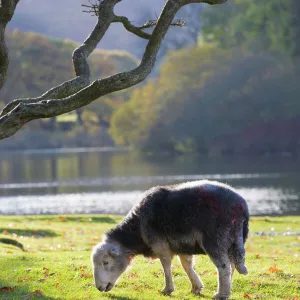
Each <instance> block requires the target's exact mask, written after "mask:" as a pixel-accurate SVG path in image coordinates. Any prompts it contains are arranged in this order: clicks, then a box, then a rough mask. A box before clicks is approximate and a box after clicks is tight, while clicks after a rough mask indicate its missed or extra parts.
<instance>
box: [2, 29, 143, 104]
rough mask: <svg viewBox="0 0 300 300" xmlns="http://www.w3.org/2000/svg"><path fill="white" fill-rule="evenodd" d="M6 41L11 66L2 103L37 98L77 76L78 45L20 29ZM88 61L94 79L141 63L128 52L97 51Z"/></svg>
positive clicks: (11, 33) (9, 35) (3, 91)
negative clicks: (74, 59) (75, 58)
mask: <svg viewBox="0 0 300 300" xmlns="http://www.w3.org/2000/svg"><path fill="white" fill-rule="evenodd" d="M6 40H7V45H8V48H9V53H10V66H9V73H8V80H7V82H6V84H5V86H4V88H3V89H2V91H1V93H0V99H1V100H4V101H5V102H7V101H9V100H11V99H15V98H19V97H27V96H29V97H34V96H38V95H40V94H41V93H43V92H44V91H46V90H47V89H49V88H51V87H53V86H54V85H57V84H60V83H61V82H63V81H65V80H68V79H71V78H72V77H74V71H73V65H72V59H71V57H72V52H73V51H74V49H75V48H76V47H77V46H78V44H77V43H75V42H73V41H71V40H56V39H51V38H48V37H46V36H43V35H41V34H36V33H32V32H28V33H24V32H21V31H18V30H14V31H9V32H8V33H7V36H6ZM89 60H90V65H91V71H92V74H93V77H94V78H96V77H97V78H99V77H106V76H109V75H112V74H114V73H116V72H119V71H126V70H130V69H131V68H134V67H135V66H137V63H138V60H137V59H136V58H135V57H134V56H132V55H130V54H129V53H128V52H125V51H107V50H101V49H97V50H96V51H95V52H94V53H93V54H92V55H91V57H90V59H89ZM16 82H18V84H16Z"/></svg>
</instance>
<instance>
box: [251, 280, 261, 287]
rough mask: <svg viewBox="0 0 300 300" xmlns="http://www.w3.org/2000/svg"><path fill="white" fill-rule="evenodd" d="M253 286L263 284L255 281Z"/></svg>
mask: <svg viewBox="0 0 300 300" xmlns="http://www.w3.org/2000/svg"><path fill="white" fill-rule="evenodd" d="M251 284H252V285H253V286H257V285H261V282H257V281H254V282H252V283H251Z"/></svg>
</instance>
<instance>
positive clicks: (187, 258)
mask: <svg viewBox="0 0 300 300" xmlns="http://www.w3.org/2000/svg"><path fill="white" fill-rule="evenodd" d="M179 258H180V262H181V265H182V267H183V269H184V270H185V272H186V274H187V276H188V277H189V279H190V282H191V284H192V290H191V292H192V293H194V294H197V295H199V294H200V292H201V290H202V288H203V287H204V285H203V283H202V281H201V280H200V278H199V276H198V275H197V273H196V272H195V270H194V268H193V262H194V259H193V258H194V257H193V255H179Z"/></svg>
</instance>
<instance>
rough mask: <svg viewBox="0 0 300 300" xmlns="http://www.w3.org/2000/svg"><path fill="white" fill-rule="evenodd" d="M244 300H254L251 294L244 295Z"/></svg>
mask: <svg viewBox="0 0 300 300" xmlns="http://www.w3.org/2000/svg"><path fill="white" fill-rule="evenodd" d="M244 298H247V299H252V295H251V294H247V293H245V294H244Z"/></svg>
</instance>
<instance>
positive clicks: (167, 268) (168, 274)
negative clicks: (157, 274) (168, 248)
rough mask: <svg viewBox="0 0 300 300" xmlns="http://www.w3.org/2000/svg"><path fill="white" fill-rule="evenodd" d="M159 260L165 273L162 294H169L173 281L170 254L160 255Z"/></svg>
mask: <svg viewBox="0 0 300 300" xmlns="http://www.w3.org/2000/svg"><path fill="white" fill-rule="evenodd" d="M160 262H161V264H162V266H163V269H164V273H165V287H164V289H163V290H162V293H163V294H164V295H171V293H172V292H173V291H174V283H173V278H172V270H171V266H172V256H161V257H160Z"/></svg>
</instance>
